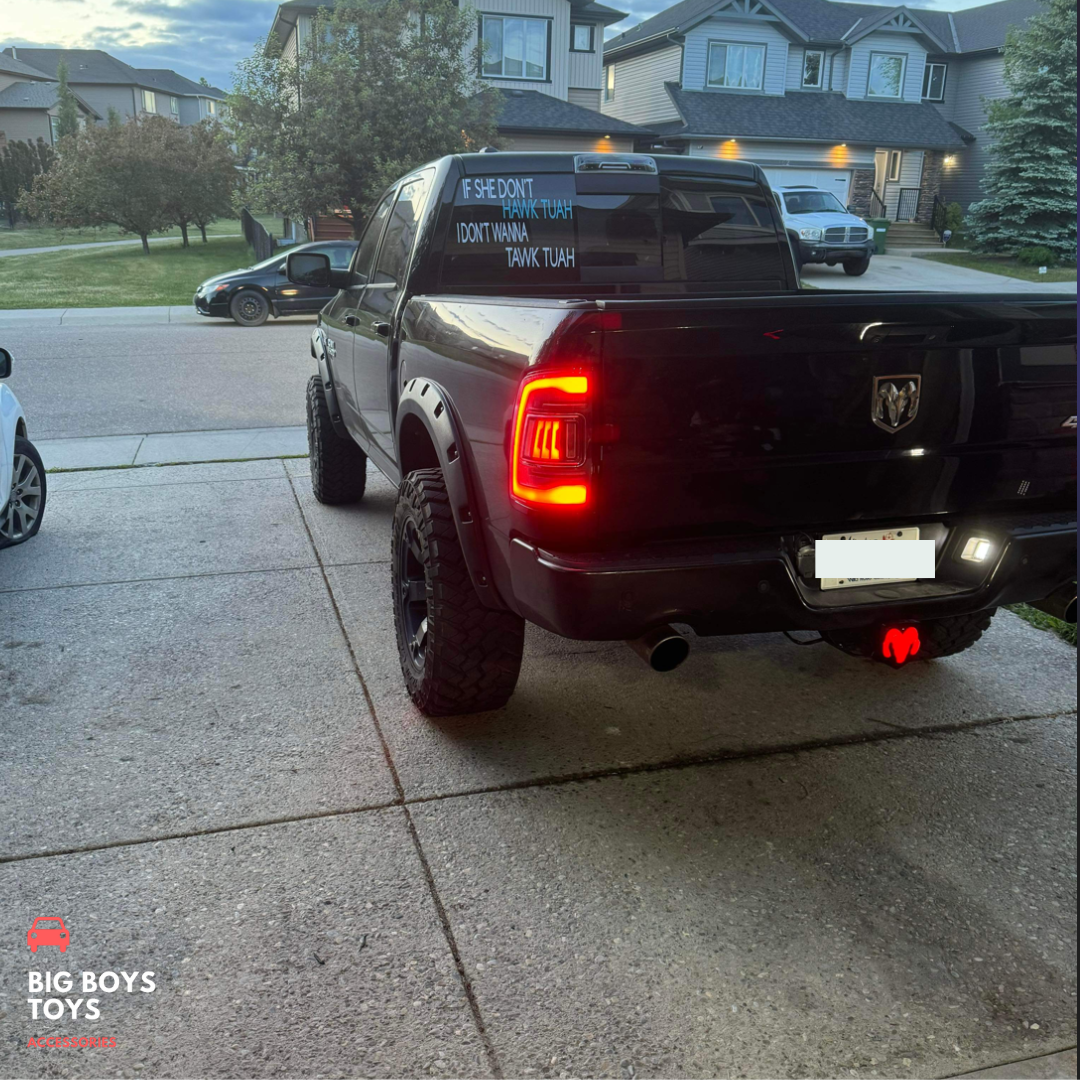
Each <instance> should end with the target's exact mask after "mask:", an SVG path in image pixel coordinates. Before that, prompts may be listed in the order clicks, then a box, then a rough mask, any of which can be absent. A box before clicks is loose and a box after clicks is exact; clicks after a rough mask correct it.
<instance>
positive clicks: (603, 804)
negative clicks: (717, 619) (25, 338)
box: [0, 460, 1076, 1080]
mask: <svg viewBox="0 0 1080 1080" xmlns="http://www.w3.org/2000/svg"><path fill="white" fill-rule="evenodd" d="M306 468H307V465H306V461H287V462H284V463H283V462H281V461H275V460H268V461H255V462H247V463H232V464H207V465H193V466H176V467H159V468H147V469H133V470H119V471H94V472H73V473H66V474H58V475H54V476H53V477H50V484H51V491H52V493H51V502H50V507H49V510H48V513H47V516H46V519H45V525H44V528H43V530H42V532H41V534H40V535H39V536H38V537H37V538H36V539H35V540H34V541H33V542H32V543H29V544H27V545H24V546H22V547H20V548H16V549H10V550H8V551H5V552H2V553H0V730H2V731H3V735H4V740H3V741H4V753H3V759H2V764H0V896H3V898H4V901H5V902H4V903H3V904H2V905H0V942H2V943H3V945H2V947H0V995H2V996H0V1035H2V1038H0V1075H2V1076H4V1077H12V1076H91V1075H103V1074H108V1075H120V1076H128V1077H133V1076H192V1075H199V1076H221V1077H225V1076H230V1077H235V1076H277V1075H280V1076H315V1075H326V1076H352V1075H364V1076H439V1077H444V1076H445V1077H451V1076H469V1077H471V1076H498V1075H507V1076H522V1077H537V1078H539V1077H571V1076H605V1077H615V1078H618V1080H634V1078H635V1077H651V1076H690V1077H708V1076H718V1075H722V1076H735V1075H739V1076H751V1077H766V1076H772V1077H788V1076H792V1077H794V1076H859V1077H871V1076H881V1077H892V1076H912V1077H935V1076H936V1077H944V1076H952V1075H956V1074H961V1073H964V1072H966V1071H969V1070H974V1069H979V1068H988V1067H991V1066H1000V1065H1003V1064H1005V1063H1010V1062H1017V1061H1019V1060H1021V1059H1029V1058H1034V1057H1038V1056H1040V1055H1047V1054H1053V1053H1056V1052H1059V1051H1063V1050H1065V1049H1066V1048H1068V1047H1070V1046H1074V1045H1075V1037H1076V1036H1075V1031H1076V1029H1075V1007H1076V999H1075V986H1076V984H1075V956H1076V953H1075V840H1076V829H1075V791H1076V789H1075V770H1076V753H1075V707H1076V654H1075V651H1074V650H1072V649H1071V648H1069V647H1068V646H1066V645H1065V644H1064V643H1062V642H1061V641H1059V640H1058V639H1056V638H1055V637H1052V636H1050V635H1048V634H1046V633H1042V632H1040V631H1037V630H1035V629H1033V628H1032V627H1030V626H1028V625H1027V624H1026V623H1024V622H1022V621H1021V620H1019V619H1018V618H1016V617H1015V616H1013V615H1011V614H1009V613H1002V614H999V616H998V617H997V618H996V619H995V621H994V624H993V626H992V628H991V631H990V632H989V633H988V634H987V635H986V636H985V638H984V639H983V640H982V641H981V642H979V644H978V645H977V646H976V647H975V648H974V649H972V650H971V651H970V652H969V653H967V654H965V655H963V656H961V657H956V658H953V659H951V660H946V661H942V662H938V663H936V664H927V665H921V666H918V667H913V668H910V669H905V670H902V671H900V672H897V673H894V672H892V671H888V670H885V669H883V668H880V667H875V666H872V665H868V664H865V663H861V662H856V661H853V660H850V659H848V658H846V657H844V656H842V655H841V654H840V653H838V652H836V651H835V650H833V649H831V648H829V647H827V646H824V645H822V646H817V647H813V648H798V647H796V646H794V645H792V644H790V643H789V642H788V641H787V640H786V639H785V638H783V637H782V636H780V635H760V636H751V637H741V638H721V639H709V640H699V641H697V642H695V647H694V650H693V652H692V653H691V657H690V659H689V660H688V661H687V663H686V664H685V665H684V666H683V667H682V668H680V669H679V670H678V671H677V672H675V673H672V674H671V675H669V676H666V677H664V676H658V675H655V674H654V673H652V672H650V671H648V670H647V669H646V668H645V667H644V665H643V664H642V663H641V662H640V661H639V660H638V659H637V658H636V657H635V656H634V655H633V654H631V652H630V651H629V650H628V649H627V648H626V647H625V646H623V645H621V644H618V643H610V644H606V643H601V644H595V643H592V644H590V643H580V642H570V641H565V640H562V639H559V638H556V637H554V636H552V635H550V634H546V633H544V632H541V631H538V630H535V629H534V630H531V631H530V633H529V635H528V641H527V648H526V661H525V665H524V669H523V672H522V678H521V682H520V685H519V688H518V692H517V694H516V695H515V697H514V698H513V700H512V702H511V704H510V705H509V706H508V707H507V708H506V709H504V710H502V711H500V712H498V713H492V714H486V715H482V716H478V717H472V718H463V719H458V720H452V721H443V722H440V723H433V722H430V721H427V720H424V719H423V718H422V717H421V716H419V715H418V714H417V713H416V711H415V710H414V709H413V708H412V706H411V704H410V703H409V702H408V700H407V698H406V697H405V695H404V693H403V691H402V688H401V678H400V673H399V671H398V668H397V660H396V656H395V651H394V647H393V637H392V616H391V610H390V606H389V603H388V598H389V569H388V565H387V553H388V540H389V523H390V516H391V508H392V505H393V498H394V494H393V491H392V490H391V488H390V486H389V485H388V484H387V483H386V482H385V481H382V480H381V479H379V478H378V477H372V478H371V481H370V485H369V491H370V494H369V496H368V498H367V499H366V500H365V502H364V503H363V504H361V505H360V506H358V507H353V508H344V509H341V508H339V509H330V508H327V507H322V506H320V505H318V504H317V503H316V502H315V501H314V500H313V498H312V496H311V494H310V487H309V483H308V478H307V476H306V475H305V472H306ZM42 915H49V916H59V917H61V918H63V919H64V920H65V923H66V925H67V926H68V928H69V932H70V935H71V936H70V949H69V950H68V952H67V953H66V955H64V956H59V955H56V950H55V949H53V948H51V947H50V948H49V949H47V950H46V954H51V955H43V954H42V953H39V954H38V956H37V957H31V954H30V953H29V952H28V951H27V937H26V935H27V931H28V928H29V927H30V924H31V922H32V920H33V919H34V918H35V917H37V916H42ZM28 969H30V970H51V971H57V970H59V969H65V970H70V971H73V972H76V973H78V972H83V971H89V972H92V973H95V975H96V976H98V977H100V976H101V974H102V973H103V972H106V971H115V972H128V973H133V972H147V971H149V972H153V973H154V976H153V983H154V986H155V989H154V991H153V992H152V993H144V992H139V991H138V989H137V986H138V983H137V981H136V989H135V991H134V992H132V993H128V992H126V990H125V989H124V987H123V984H121V986H120V989H119V990H118V991H117V992H114V993H98V994H97V995H96V996H97V997H98V998H99V999H100V1005H99V1009H100V1013H101V1017H100V1019H99V1020H96V1021H94V1020H86V1019H83V1018H81V1017H80V1018H79V1019H75V1020H68V1021H67V1022H59V1021H57V1022H53V1021H48V1020H42V1019H39V1020H36V1021H35V1020H32V1019H31V1006H30V1005H29V1004H28V1000H27V999H28V998H29V997H34V996H35V995H33V994H28V992H27V987H28V975H27V972H28ZM48 996H49V995H47V994H38V995H37V998H39V999H44V998H46V997H48ZM53 996H55V997H58V998H61V999H62V998H64V997H65V996H66V997H71V998H72V999H74V998H75V997H76V994H74V993H72V994H67V995H65V994H63V993H60V994H54V995H53ZM77 996H78V997H82V998H85V997H87V996H88V995H87V994H81V993H80V994H78V995H77ZM40 1007H41V1008H43V1007H44V1006H40ZM60 1007H61V1008H64V1007H65V1006H63V1005H61V1006H60ZM47 1035H58V1036H69V1037H71V1036H75V1037H83V1036H94V1037H98V1038H106V1039H107V1038H114V1039H115V1040H116V1045H115V1047H112V1046H106V1047H104V1048H101V1047H98V1048H93V1049H90V1048H83V1049H75V1048H70V1047H68V1048H65V1047H61V1046H56V1047H52V1048H46V1049H39V1048H37V1047H36V1046H35V1047H30V1046H28V1040H29V1039H30V1038H31V1037H33V1038H35V1039H37V1038H39V1037H42V1036H47ZM1047 1062H1049V1064H1047ZM1062 1062H1064V1064H1062ZM1070 1062H1071V1068H1072V1069H1074V1070H1075V1057H1074V1056H1073V1057H1072V1058H1071V1059H1070V1058H1068V1057H1066V1058H1064V1059H1060V1058H1049V1059H1046V1058H1044V1059H1043V1060H1042V1061H1041V1062H1040V1063H1039V1064H1038V1065H1036V1066H1032V1067H1031V1068H1035V1069H1041V1070H1043V1072H1042V1073H1040V1075H1054V1074H1055V1073H1054V1070H1055V1069H1056V1070H1058V1071H1057V1073H1056V1075H1065V1073H1062V1072H1061V1071H1060V1070H1061V1069H1068V1068H1069V1067H1070ZM1008 1068H1009V1070H1010V1071H1009V1072H1008V1074H1009V1075H1014V1076H1015V1075H1020V1074H1021V1072H1022V1071H1023V1070H1024V1068H1026V1067H1024V1066H1016V1065H1010V1066H1009V1067H1008ZM1047 1070H1049V1072H1048V1071H1047ZM1035 1074H1036V1073H1034V1072H1029V1073H1028V1075H1035Z"/></svg>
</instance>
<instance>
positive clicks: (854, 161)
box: [601, 0, 1040, 223]
mask: <svg viewBox="0 0 1080 1080" xmlns="http://www.w3.org/2000/svg"><path fill="white" fill-rule="evenodd" d="M1039 9H1040V4H1039V2H1038V0H1001V2H1000V3H996V4H989V5H985V6H983V7H978V8H969V9H967V10H966V11H963V12H956V13H949V12H944V11H936V10H935V11H931V10H927V9H925V8H907V7H903V6H900V7H886V6H879V5H870V4H852V3H840V2H834V0H682V2H681V3H678V4H675V5H674V6H672V7H670V8H667V9H666V10H665V11H662V12H660V13H659V14H658V15H655V16H653V17H652V18H651V19H647V20H646V21H645V22H643V23H641V24H640V25H638V26H636V27H634V28H632V29H631V30H627V31H626V32H625V33H622V34H619V35H618V36H617V37H614V38H612V39H611V40H609V41H608V42H607V43H606V44H605V46H604V65H605V70H604V92H603V95H602V99H603V100H602V104H601V108H602V110H603V111H604V112H605V113H606V114H608V115H609V116H612V117H614V118H617V119H620V120H624V121H626V122H629V123H633V124H638V125H642V126H643V127H645V128H647V129H649V130H650V131H651V132H652V133H654V136H655V137H654V138H651V139H648V140H640V141H639V143H638V149H646V148H652V149H655V150H664V151H667V152H674V153H684V154H690V155H695V156H710V157H713V156H715V157H722V158H742V159H745V160H749V161H755V162H757V163H758V164H760V165H761V166H762V168H763V169H764V170H765V172H766V174H767V175H768V176H769V179H770V181H771V182H772V183H773V184H774V185H777V186H779V185H785V184H812V185H814V186H816V187H822V188H825V189H827V190H830V191H833V192H834V193H835V194H836V196H837V198H839V199H840V201H841V202H842V203H845V204H848V205H851V206H853V207H854V208H855V209H856V210H857V211H858V212H859V213H863V214H874V215H880V216H887V217H889V218H891V219H893V220H896V221H904V222H919V223H928V222H929V221H930V220H931V216H932V213H933V208H934V202H935V199H936V198H940V199H942V200H944V201H945V202H949V201H953V200H955V201H957V202H960V203H961V204H962V205H964V206H965V207H966V206H967V204H968V203H969V202H972V201H974V200H975V199H977V198H979V197H980V194H979V186H980V180H981V175H982V168H983V165H984V163H985V157H986V145H985V134H984V131H983V125H984V123H985V113H984V111H983V107H982V103H981V97H982V96H983V95H986V96H989V97H995V96H1003V95H1004V93H1005V89H1004V85H1003V83H1002V59H1001V56H1000V49H1001V46H1002V45H1003V44H1004V42H1005V34H1006V32H1007V30H1008V28H1009V26H1014V25H1023V23H1024V22H1025V21H1026V19H1027V18H1028V17H1029V16H1030V15H1031V14H1033V13H1034V12H1036V11H1038V10H1039Z"/></svg>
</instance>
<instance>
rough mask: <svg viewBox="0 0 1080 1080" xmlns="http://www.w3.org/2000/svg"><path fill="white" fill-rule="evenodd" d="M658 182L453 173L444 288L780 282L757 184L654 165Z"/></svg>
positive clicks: (659, 287)
mask: <svg viewBox="0 0 1080 1080" xmlns="http://www.w3.org/2000/svg"><path fill="white" fill-rule="evenodd" d="M658 186H659V191H652V192H648V193H641V192H639V193H636V194H633V193H628V194H585V193H581V192H578V191H577V190H576V182H575V176H574V175H573V174H562V173H555V174H552V173H548V174H538V175H535V176H528V175H514V176H478V177H463V178H462V179H461V180H459V181H458V185H457V190H456V192H455V196H454V204H453V208H452V213H451V219H450V228H449V233H448V235H447V237H446V241H445V244H444V247H443V258H442V267H441V271H442V272H441V279H442V280H441V288H442V290H443V291H458V290H469V289H479V290H485V291H487V290H502V289H511V290H519V289H527V290H536V291H541V292H559V291H564V290H565V289H567V288H568V287H571V288H573V289H574V291H576V292H582V291H584V292H601V291H602V292H612V291H615V292H639V293H640V292H646V293H685V292H703V291H710V290H711V291H716V290H717V288H722V289H723V290H724V291H731V292H735V291H763V290H778V289H782V288H784V287H785V285H784V263H783V258H782V255H781V249H780V241H779V238H778V229H777V225H776V219H775V216H774V214H773V211H772V209H771V207H770V205H769V203H768V201H767V199H766V198H765V195H764V193H763V192H762V190H761V188H760V187H759V185H758V184H756V183H754V182H752V181H743V180H736V179H728V178H724V179H716V178H705V177H679V176H674V177H672V176H661V177H660V178H659V185H658Z"/></svg>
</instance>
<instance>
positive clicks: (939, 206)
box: [930, 195, 949, 243]
mask: <svg viewBox="0 0 1080 1080" xmlns="http://www.w3.org/2000/svg"><path fill="white" fill-rule="evenodd" d="M948 223H949V215H948V209H947V207H946V206H945V204H944V203H943V202H942V201H941V199H940V198H939V197H938V196H937V195H935V196H934V210H933V213H932V214H931V215H930V225H931V227H932V228H933V230H934V232H936V233H937V234H938V239H939V240H940V241H941V242H942V243H944V242H945V230H946V228H947V227H948Z"/></svg>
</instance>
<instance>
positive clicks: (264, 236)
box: [240, 206, 274, 262]
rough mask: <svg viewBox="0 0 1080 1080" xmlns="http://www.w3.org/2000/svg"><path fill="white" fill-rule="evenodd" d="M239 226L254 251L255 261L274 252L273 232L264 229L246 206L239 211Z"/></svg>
mask: <svg viewBox="0 0 1080 1080" xmlns="http://www.w3.org/2000/svg"><path fill="white" fill-rule="evenodd" d="M240 227H241V228H242V229H243V230H244V239H245V240H246V241H247V242H248V243H249V244H250V245H251V249H252V251H254V252H255V261H256V262H262V261H263V259H269V258H270V256H271V255H273V254H274V237H273V234H272V233H268V232H267V231H266V229H265V228H264V227H263V224H262V222H261V221H256V220H255V218H253V217H252V216H251V212H250V211H249V210H248V208H247V207H246V206H245V207H244V208H243V209H242V210H241V211H240Z"/></svg>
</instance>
